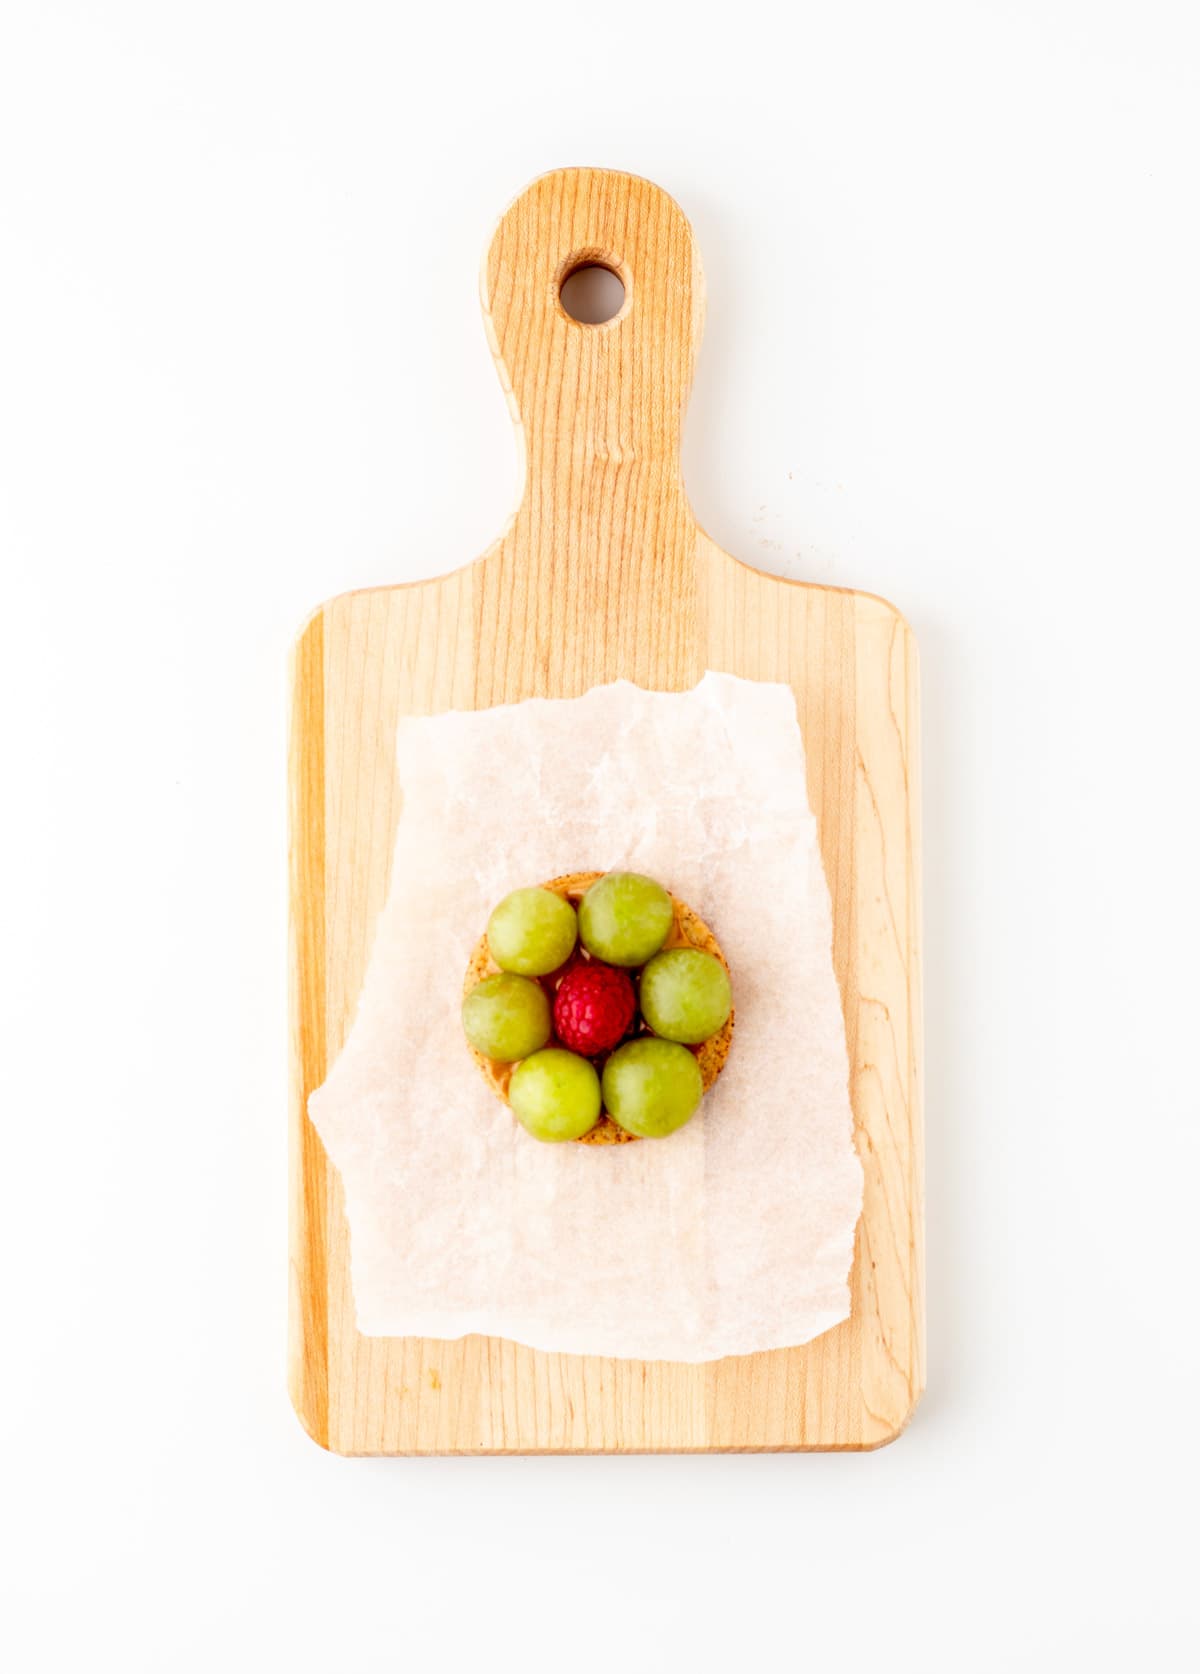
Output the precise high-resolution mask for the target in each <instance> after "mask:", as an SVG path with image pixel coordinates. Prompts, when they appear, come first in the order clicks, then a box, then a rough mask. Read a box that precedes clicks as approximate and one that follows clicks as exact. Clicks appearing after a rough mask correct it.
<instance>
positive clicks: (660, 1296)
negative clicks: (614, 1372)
mask: <svg viewBox="0 0 1200 1674" xmlns="http://www.w3.org/2000/svg"><path fill="white" fill-rule="evenodd" d="M584 740H586V748H581V743H582V741H584ZM396 756H397V763H398V772H397V778H398V782H399V783H400V784H401V785H402V786H403V787H404V796H403V803H402V806H401V810H400V823H399V825H398V827H397V831H396V845H395V849H394V851H393V858H392V869H391V882H390V886H389V894H388V899H387V903H386V905H385V906H384V909H383V912H382V914H381V916H380V919H379V923H378V926H377V928H376V929H375V931H374V936H373V939H372V947H371V959H370V964H369V965H368V967H367V973H366V976H365V978H364V980H363V988H362V995H361V997H360V999H359V1002H358V1007H357V1012H356V1016H355V1019H354V1024H353V1027H352V1029H351V1031H350V1034H349V1037H348V1039H347V1041H346V1044H345V1046H344V1047H343V1049H342V1052H341V1054H340V1056H339V1057H338V1059H337V1061H336V1063H335V1064H334V1065H333V1067H332V1069H331V1072H330V1074H329V1077H328V1079H327V1080H326V1082H325V1084H324V1086H323V1087H321V1088H319V1089H318V1090H317V1091H316V1092H315V1093H314V1094H313V1095H312V1097H311V1098H310V1100H309V1106H308V1108H309V1114H310V1115H311V1116H312V1119H313V1121H314V1122H315V1124H316V1127H317V1132H318V1133H319V1134H320V1135H321V1138H322V1140H323V1141H324V1143H325V1147H326V1149H327V1150H328V1152H329V1155H330V1157H331V1158H332V1159H333V1162H334V1164H335V1166H336V1167H337V1168H339V1169H340V1170H341V1174H342V1182H343V1185H344V1187H345V1193H346V1214H347V1218H348V1220H349V1223H350V1268H351V1283H352V1285H353V1289H354V1309H355V1316H356V1318H357V1322H358V1328H359V1330H360V1331H363V1332H365V1333H366V1334H367V1335H368V1336H373V1337H463V1336H466V1335H467V1333H468V1332H472V1331H474V1332H481V1333H484V1334H486V1335H488V1336H493V1337H507V1338H510V1339H511V1340H512V1341H513V1342H518V1343H528V1344H529V1345H530V1346H531V1347H533V1348H539V1349H545V1350H548V1351H550V1352H551V1353H561V1354H607V1355H612V1356H614V1357H615V1358H617V1359H624V1360H685V1361H705V1360H719V1359H720V1358H721V1357H722V1356H723V1355H727V1354H753V1353H755V1352H756V1351H757V1350H759V1349H771V1348H786V1347H788V1346H789V1345H790V1344H793V1343H807V1342H809V1341H810V1340H811V1339H812V1338H813V1337H816V1336H819V1335H820V1333H821V1332H823V1331H828V1330H829V1328H830V1327H831V1326H833V1325H836V1324H837V1323H838V1321H839V1320H843V1319H845V1318H846V1316H847V1315H848V1314H849V1312H850V1289H849V1285H848V1284H847V1276H848V1274H849V1272H850V1264H851V1262H852V1260H853V1258H854V1229H855V1226H856V1224H857V1222H858V1214H859V1209H860V1207H861V1205H862V1194H863V1174H862V1165H861V1164H860V1162H859V1160H858V1156H857V1154H856V1152H855V1149H854V1142H853V1138H852V1132H853V1114H852V1112H851V1109H850V1092H849V1073H850V1072H849V1067H848V1065H847V1061H846V1028H845V1023H844V1021H843V1017H842V1004H841V997H840V995H839V993H838V985H837V978H836V977H835V975H834V971H833V919H832V913H831V908H830V900H829V886H828V885H827V883H826V881H825V873H824V869H823V867H822V864H821V850H820V847H819V846H818V840H817V822H816V820H815V819H814V818H813V812H812V809H811V808H810V806H809V802H808V790H807V784H806V774H805V763H804V745H803V742H802V741H801V737H800V727H799V724H798V722H797V719H796V699H795V696H794V695H793V693H792V689H791V687H790V686H785V685H775V684H769V683H767V682H766V681H754V680H739V679H738V678H737V677H736V676H734V675H732V674H715V673H711V672H710V673H707V674H705V675H704V677H703V679H702V680H700V681H699V682H698V684H697V685H696V686H695V687H693V689H692V690H691V691H687V692H645V691H641V690H639V688H638V687H636V686H633V685H631V684H630V683H629V681H627V680H619V681H614V682H613V683H612V684H610V685H606V686H597V687H593V689H592V690H591V691H589V692H585V693H583V694H582V696H580V697H574V698H560V699H550V700H547V699H545V698H535V699H533V700H532V701H531V702H527V703H509V704H502V705H499V706H497V707H496V708H494V709H485V710H481V711H476V712H474V713H470V712H468V713H452V714H448V715H421V716H413V717H410V718H408V719H405V720H402V721H401V723H400V727H399V735H398V737H397V741H396ZM514 762H519V763H520V770H519V772H517V773H514V772H513V763H514ZM481 808H484V809H486V810H487V819H486V821H485V822H482V823H481V821H480V818H479V811H480V809H481ZM497 833H505V834H508V835H507V837H506V838H505V839H504V840H501V841H499V842H498V841H497ZM590 867H595V868H597V869H598V870H607V869H608V868H609V867H624V868H626V869H628V870H629V871H632V872H642V873H645V874H647V875H648V876H650V877H652V878H657V879H658V880H659V881H660V882H661V883H663V884H665V885H666V886H667V887H668V888H669V889H670V890H672V891H673V892H674V893H675V894H676V895H678V896H679V897H680V898H681V899H682V900H684V901H686V902H687V904H688V905H689V906H690V907H691V908H692V909H693V910H694V911H695V912H697V913H698V914H699V915H700V917H701V919H703V921H704V922H705V923H706V924H707V925H708V926H709V927H710V929H711V930H712V931H713V933H714V934H715V935H716V936H717V938H718V939H719V941H720V943H721V947H722V951H723V952H724V954H725V957H726V958H727V959H728V961H729V966H730V970H731V971H732V973H733V979H734V983H735V994H736V1006H737V1017H736V1027H735V1033H734V1037H733V1046H732V1050H731V1051H730V1054H729V1059H728V1062H727V1063H726V1064H725V1067H724V1069H723V1070H722V1072H721V1076H720V1079H719V1080H718V1082H717V1084H716V1086H715V1087H712V1088H710V1089H709V1091H708V1093H707V1094H706V1096H705V1098H704V1100H703V1107H702V1109H701V1110H699V1111H698V1112H697V1114H696V1115H695V1116H694V1117H693V1119H692V1121H691V1122H690V1123H689V1124H688V1126H687V1127H686V1128H685V1129H684V1130H683V1131H682V1132H681V1133H677V1134H673V1135H672V1136H671V1139H670V1143H668V1142H667V1141H666V1140H662V1141H659V1142H656V1143H648V1144H641V1145H620V1146H612V1145H606V1146H595V1145H569V1144H568V1145H545V1144H541V1143H540V1142H539V1141H538V1140H536V1139H531V1138H530V1136H529V1135H528V1134H527V1133H526V1132H525V1130H524V1129H523V1128H522V1127H521V1125H520V1124H519V1123H518V1122H516V1121H515V1120H514V1119H513V1117H512V1115H511V1113H510V1112H509V1111H507V1110H505V1108H504V1106H503V1105H502V1104H500V1103H499V1101H498V1100H497V1098H496V1095H495V1092H494V1091H493V1090H492V1088H491V1087H488V1086H486V1085H485V1084H484V1080H483V1077H482V1076H481V1075H480V1073H479V1070H478V1067H477V1066H476V1064H475V1062H474V1060H473V1059H472V1057H471V1055H470V1053H468V1052H465V1051H464V1050H463V1046H462V981H463V973H464V972H465V971H466V969H467V966H468V964H469V963H470V960H471V955H472V953H473V951H474V949H475V946H476V944H477V942H478V940H479V937H480V935H481V934H482V932H483V929H484V926H485V925H486V924H487V921H488V915H489V913H490V912H491V910H492V908H493V907H494V906H495V905H496V903H497V902H498V901H502V900H503V899H504V897H505V896H506V895H507V894H508V892H509V890H511V889H514V888H519V887H520V886H521V885H522V884H530V883H540V882H542V881H544V880H546V879H549V878H560V877H565V876H566V875H567V874H568V873H570V872H578V871H580V870H587V869H588V868H590ZM764 901H769V902H770V903H771V910H770V913H769V914H765V915H764V913H763V910H762V906H763V902H764ZM416 949H419V950H420V952H421V956H420V957H418V958H414V956H413V955H414V950H416ZM439 971H440V972H441V973H442V978H441V980H440V981H439V980H438V976H437V973H438V972H439ZM748 1180H750V1181H755V1182H757V1184H756V1187H755V1191H754V1204H753V1212H752V1213H747V1207H748V1206H747V1202H746V1182H747V1181H748ZM601 1269H602V1271H603V1276H604V1282H603V1283H602V1284H597V1283H596V1278H597V1273H598V1271H599V1270H601Z"/></svg>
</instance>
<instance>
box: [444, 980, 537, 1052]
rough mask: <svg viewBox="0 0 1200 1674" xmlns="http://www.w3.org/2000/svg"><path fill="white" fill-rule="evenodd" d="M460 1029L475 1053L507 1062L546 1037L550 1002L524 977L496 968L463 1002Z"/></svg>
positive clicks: (531, 1050)
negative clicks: (461, 1027)
mask: <svg viewBox="0 0 1200 1674" xmlns="http://www.w3.org/2000/svg"><path fill="white" fill-rule="evenodd" d="M462 1023H463V1030H464V1032H465V1034H466V1037H467V1039H468V1040H469V1041H470V1043H471V1045H472V1046H473V1047H474V1048H475V1050H476V1051H477V1052H482V1053H483V1055H484V1057H485V1058H495V1059H497V1060H498V1062H500V1063H502V1064H511V1063H514V1062H515V1061H516V1059H518V1058H528V1056H529V1054H530V1053H531V1052H536V1051H537V1050H538V1048H539V1047H540V1046H545V1044H546V1042H547V1041H548V1040H549V1039H550V1002H549V1000H548V999H547V998H546V995H545V994H544V992H543V991H542V989H541V988H540V986H539V985H538V984H537V983H536V982H530V980H529V978H528V977H523V976H512V975H510V973H509V972H508V971H497V972H496V974H495V976H489V977H484V979H483V981H482V982H480V983H477V984H476V985H475V987H474V988H472V990H471V992H470V993H469V994H468V995H467V997H466V999H465V1000H464V1001H463V1008H462Z"/></svg>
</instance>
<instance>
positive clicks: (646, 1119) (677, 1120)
mask: <svg viewBox="0 0 1200 1674" xmlns="http://www.w3.org/2000/svg"><path fill="white" fill-rule="evenodd" d="M601 1085H602V1091H603V1095H604V1108H605V1109H606V1110H607V1111H608V1113H609V1115H610V1116H611V1117H612V1119H613V1121H614V1122H616V1123H617V1125H618V1127H622V1128H624V1129H625V1131H626V1132H627V1133H635V1134H637V1136H638V1138H639V1139H662V1138H665V1137H666V1135H667V1134H669V1133H674V1132H675V1131H676V1129H677V1128H681V1127H683V1125H684V1123H685V1122H690V1121H691V1119H692V1117H693V1116H694V1115H695V1114H696V1110H697V1108H698V1106H699V1104H700V1099H701V1096H702V1095H703V1092H704V1083H703V1081H702V1080H701V1077H700V1066H699V1065H698V1064H697V1062H696V1060H695V1057H694V1056H693V1055H692V1053H690V1052H689V1051H688V1049H687V1047H686V1046H680V1045H679V1044H678V1043H677V1042H675V1041H670V1040H656V1039H654V1038H653V1037H652V1036H649V1035H647V1036H643V1037H642V1039H640V1040H631V1041H629V1042H628V1043H627V1044H626V1045H625V1046H619V1047H618V1048H617V1050H616V1051H615V1052H614V1053H613V1055H612V1057H611V1058H610V1059H609V1060H608V1062H607V1063H606V1064H605V1066H604V1079H603V1082H602V1084H601Z"/></svg>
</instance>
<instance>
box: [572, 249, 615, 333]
mask: <svg viewBox="0 0 1200 1674" xmlns="http://www.w3.org/2000/svg"><path fill="white" fill-rule="evenodd" d="M558 300H559V301H560V302H561V303H562V306H563V312H564V313H566V314H569V315H570V316H571V318H572V319H573V320H578V322H579V324H580V325H607V323H608V321H609V320H615V319H616V317H617V315H618V314H619V313H620V312H621V309H622V308H623V307H624V306H625V286H624V285H623V284H622V282H621V278H620V275H619V274H617V273H614V272H613V270H612V268H611V267H604V266H602V265H601V264H600V263H599V262H586V263H584V265H583V266H582V267H577V268H574V269H573V270H572V271H571V272H570V273H568V274H567V276H566V278H565V279H564V280H563V282H562V284H561V285H560V286H559V291H558Z"/></svg>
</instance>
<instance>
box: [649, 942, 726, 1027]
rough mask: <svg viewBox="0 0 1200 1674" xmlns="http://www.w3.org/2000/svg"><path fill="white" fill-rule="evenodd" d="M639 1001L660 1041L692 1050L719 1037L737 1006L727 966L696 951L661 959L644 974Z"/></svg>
mask: <svg viewBox="0 0 1200 1674" xmlns="http://www.w3.org/2000/svg"><path fill="white" fill-rule="evenodd" d="M638 998H639V1003H640V1005H641V1008H642V1016H643V1017H644V1018H645V1019H646V1022H647V1023H648V1024H649V1025H650V1027H651V1028H652V1029H653V1030H654V1033H655V1034H656V1035H661V1036H662V1037H663V1039H664V1040H678V1041H683V1042H684V1043H685V1045H688V1046H698V1045H699V1044H700V1042H701V1041H702V1040H707V1039H708V1037H709V1035H715V1034H716V1032H717V1030H718V1029H719V1028H720V1027H721V1025H722V1024H723V1023H724V1021H725V1019H726V1018H727V1017H728V1016H729V1013H730V1010H731V1008H732V1006H733V995H732V993H731V991H730V987H729V973H728V972H727V971H726V969H725V967H724V965H722V963H721V961H720V960H719V959H717V958H715V957H714V955H713V954H711V953H702V952H701V951H700V949H699V948H696V947H672V948H668V949H667V950H666V952H665V953H656V954H655V955H654V958H653V959H652V960H651V961H650V963H649V964H648V965H647V966H646V969H645V970H644V971H643V972H642V980H641V985H640V987H639V989H638Z"/></svg>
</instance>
